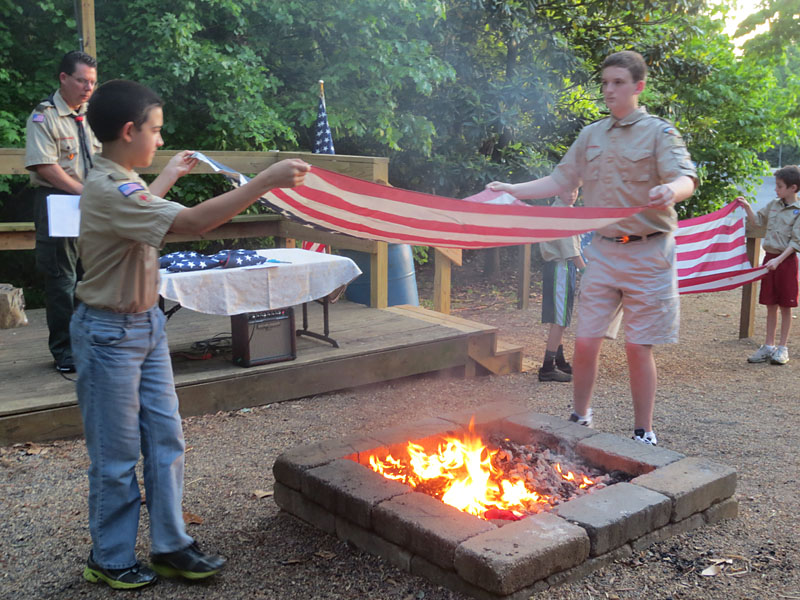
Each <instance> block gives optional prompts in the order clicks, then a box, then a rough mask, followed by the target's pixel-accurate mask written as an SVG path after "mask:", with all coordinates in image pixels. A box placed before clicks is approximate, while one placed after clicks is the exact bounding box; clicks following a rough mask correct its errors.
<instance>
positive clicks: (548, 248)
mask: <svg viewBox="0 0 800 600" xmlns="http://www.w3.org/2000/svg"><path fill="white" fill-rule="evenodd" d="M551 206H567V205H566V204H565V203H564V202H562V201H561V199H560V198H556V200H555V202H553V204H551ZM539 251H540V252H541V253H542V260H547V261H550V260H567V259H568V258H574V257H575V256H579V255H580V253H581V240H580V236H577V235H571V236H569V237H565V238H560V239H557V240H550V241H549V242H540V243H539Z"/></svg>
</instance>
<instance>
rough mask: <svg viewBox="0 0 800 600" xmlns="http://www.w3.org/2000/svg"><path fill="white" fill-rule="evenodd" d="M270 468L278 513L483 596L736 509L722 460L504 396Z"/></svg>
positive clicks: (558, 576)
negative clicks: (499, 401)
mask: <svg viewBox="0 0 800 600" xmlns="http://www.w3.org/2000/svg"><path fill="white" fill-rule="evenodd" d="M555 465H558V467H556V466H555ZM559 469H560V472H559ZM273 471H274V474H275V480H276V483H275V495H274V497H275V501H276V502H277V504H278V506H280V507H281V508H282V509H283V510H285V511H287V512H289V513H291V514H293V515H295V516H297V517H299V518H300V519H302V520H304V521H306V522H308V523H310V524H312V525H314V526H316V527H318V528H320V529H322V530H324V531H326V532H328V533H331V534H334V535H337V536H338V537H339V538H341V539H343V540H346V541H348V542H351V543H353V544H354V545H356V546H357V547H359V548H361V549H362V550H365V551H367V552H370V553H372V554H376V555H378V556H381V557H383V558H384V559H386V560H388V561H390V562H391V563H392V564H394V565H395V566H397V567H399V568H401V569H403V570H405V571H408V572H410V573H412V574H415V575H419V576H423V577H426V578H428V579H430V580H432V581H434V582H435V583H437V584H439V585H444V586H446V587H449V588H451V589H453V590H456V591H458V592H461V593H466V594H469V595H472V596H474V597H476V598H486V599H498V598H525V599H527V597H528V596H529V595H530V594H532V593H535V592H538V591H540V590H543V589H547V588H548V587H550V586H553V585H558V584H560V583H563V582H565V581H571V580H574V579H577V578H580V577H583V576H584V575H586V574H587V573H589V572H591V571H592V570H594V569H597V568H600V567H602V566H604V565H606V564H608V563H610V562H612V561H614V560H616V559H618V558H622V557H624V556H626V555H629V554H630V553H631V552H632V551H634V550H638V549H641V548H644V547H646V546H648V545H650V544H652V543H654V542H657V541H660V540H663V539H665V538H667V537H669V536H672V535H675V534H677V533H682V532H684V531H688V530H690V529H693V528H695V527H698V526H701V525H703V524H704V523H713V522H716V521H718V520H720V519H724V518H730V517H734V516H736V514H737V509H738V504H737V502H736V500H735V499H734V498H732V496H733V493H734V491H735V488H736V472H735V471H734V470H732V469H730V468H728V467H726V466H724V465H720V464H716V463H713V462H711V461H708V460H704V459H700V458H687V457H685V456H684V455H682V454H679V453H677V452H673V451H671V450H666V449H664V448H654V447H649V446H645V445H643V444H639V443H637V442H634V441H633V440H629V439H624V438H619V437H617V436H613V435H610V434H607V433H602V432H599V431H596V430H593V429H587V428H585V427H580V426H578V425H576V424H574V423H570V422H568V421H564V420H562V419H557V418H555V417H551V416H548V415H542V414H537V413H532V412H529V411H528V410H527V409H525V408H520V407H516V406H509V405H494V406H488V407H485V408H483V409H482V410H480V411H478V412H477V413H476V414H472V413H469V414H463V415H454V416H452V417H443V418H439V419H431V420H427V421H423V422H419V423H415V424H411V425H408V426H403V427H400V428H395V429H388V430H383V431H378V432H370V433H369V434H368V435H363V436H357V437H351V438H347V439H342V440H332V441H328V442H323V443H320V444H313V445H308V446H302V447H298V448H294V449H292V450H290V451H288V452H286V453H284V454H282V455H281V456H280V457H278V459H277V460H276V461H275V465H274V467H273ZM381 473H383V474H381Z"/></svg>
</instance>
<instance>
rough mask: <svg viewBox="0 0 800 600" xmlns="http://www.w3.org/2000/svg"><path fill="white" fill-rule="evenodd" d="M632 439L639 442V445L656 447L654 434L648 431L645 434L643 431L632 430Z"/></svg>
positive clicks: (656, 442) (656, 441)
mask: <svg viewBox="0 0 800 600" xmlns="http://www.w3.org/2000/svg"><path fill="white" fill-rule="evenodd" d="M633 439H634V440H636V441H637V442H639V443H640V444H647V445H648V446H657V445H658V440H657V439H656V434H655V433H654V432H652V431H648V432H647V433H645V431H644V429H634V430H633Z"/></svg>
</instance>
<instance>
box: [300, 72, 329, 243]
mask: <svg viewBox="0 0 800 600" xmlns="http://www.w3.org/2000/svg"><path fill="white" fill-rule="evenodd" d="M323 86H324V82H323V81H322V80H321V79H320V80H319V104H318V105H317V121H316V123H314V149H313V152H314V154H336V152H335V151H334V149H333V136H332V135H331V127H330V125H329V124H328V111H327V110H326V108H325V88H324V87H323ZM302 248H303V250H311V251H312V252H327V251H328V246H327V245H325V244H319V243H317V242H303V244H302Z"/></svg>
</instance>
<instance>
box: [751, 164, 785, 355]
mask: <svg viewBox="0 0 800 600" xmlns="http://www.w3.org/2000/svg"><path fill="white" fill-rule="evenodd" d="M799 189H800V168H798V167H797V166H795V165H791V166H788V167H783V168H782V169H778V170H777V171H776V172H775V193H776V194H777V196H778V198H777V199H776V200H773V201H772V202H770V203H769V204H767V205H766V206H765V207H764V208H762V209H761V210H759V211H758V212H757V213H755V212H753V209H752V208H751V207H750V205H749V204H748V203H747V200H745V199H744V198H743V197H741V196H740V197H738V198H736V202H737V203H738V204H739V205H740V206H741V207H743V208H744V209H745V211H747V221H748V223H750V224H751V225H755V226H756V227H762V226H764V225H766V227H767V233H766V234H765V236H764V242H763V244H762V245H763V247H764V252H765V256H764V263H763V264H764V266H766V267H767V269H769V273H767V276H766V277H764V279H762V280H761V291H760V293H759V295H758V302H759V303H760V304H764V305H766V307H767V332H766V339H765V341H764V344H763V345H762V346H761V347H760V348H759V349H758V350H756V351H755V353H753V354H752V355H751V356H750V357H748V359H747V362H751V363H760V362H769V363H771V364H773V365H785V364H786V363H787V362H789V349H788V348H787V346H786V344H787V343H788V341H789V330H790V329H791V327H792V308H793V307H795V306H797V300H798V280H797V254H796V252H798V251H800V238H798V236H797V233H798V231H800V230H798V225H800V220H798V215H800V204H798V202H797V191H798V190H799ZM793 230H794V232H795V234H794V235H793V234H792V231H793ZM779 307H780V313H781V338H780V343H779V344H778V345H777V346H775V330H776V329H777V326H778V308H779Z"/></svg>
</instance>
